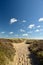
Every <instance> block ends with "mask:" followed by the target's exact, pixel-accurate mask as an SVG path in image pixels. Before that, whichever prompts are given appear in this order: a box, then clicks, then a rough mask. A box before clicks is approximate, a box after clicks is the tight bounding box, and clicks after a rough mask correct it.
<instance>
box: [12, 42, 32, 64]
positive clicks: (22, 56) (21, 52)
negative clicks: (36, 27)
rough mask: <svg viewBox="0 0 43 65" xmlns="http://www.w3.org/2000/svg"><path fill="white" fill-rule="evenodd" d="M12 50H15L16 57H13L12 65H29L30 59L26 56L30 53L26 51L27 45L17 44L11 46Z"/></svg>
mask: <svg viewBox="0 0 43 65" xmlns="http://www.w3.org/2000/svg"><path fill="white" fill-rule="evenodd" d="M13 46H14V48H15V49H16V55H15V57H14V65H31V63H30V58H28V55H29V54H30V51H28V48H27V47H28V46H29V45H28V44H25V43H19V44H15V43H14V44H13Z"/></svg>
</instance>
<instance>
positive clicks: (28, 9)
mask: <svg viewBox="0 0 43 65" xmlns="http://www.w3.org/2000/svg"><path fill="white" fill-rule="evenodd" d="M16 37H19V38H43V0H0V38H16Z"/></svg>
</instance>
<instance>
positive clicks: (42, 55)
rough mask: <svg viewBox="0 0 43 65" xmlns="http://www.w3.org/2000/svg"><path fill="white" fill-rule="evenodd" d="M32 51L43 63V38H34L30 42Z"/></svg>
mask: <svg viewBox="0 0 43 65" xmlns="http://www.w3.org/2000/svg"><path fill="white" fill-rule="evenodd" d="M29 49H30V51H31V53H33V54H35V56H36V57H37V59H38V61H39V64H42V65H43V40H34V41H33V42H32V43H31V44H30V48H29Z"/></svg>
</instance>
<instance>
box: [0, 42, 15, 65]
mask: <svg viewBox="0 0 43 65" xmlns="http://www.w3.org/2000/svg"><path fill="white" fill-rule="evenodd" d="M14 55H15V49H14V48H13V45H12V44H11V43H2V42H0V65H9V61H13V57H14Z"/></svg>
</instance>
